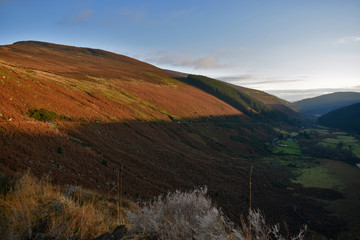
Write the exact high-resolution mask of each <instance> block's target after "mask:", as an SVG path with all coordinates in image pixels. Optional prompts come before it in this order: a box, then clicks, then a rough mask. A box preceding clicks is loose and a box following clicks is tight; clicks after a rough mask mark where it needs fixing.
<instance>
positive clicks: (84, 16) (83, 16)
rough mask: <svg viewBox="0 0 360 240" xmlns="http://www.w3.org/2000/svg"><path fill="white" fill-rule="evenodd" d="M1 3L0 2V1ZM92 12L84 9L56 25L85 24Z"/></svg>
mask: <svg viewBox="0 0 360 240" xmlns="http://www.w3.org/2000/svg"><path fill="white" fill-rule="evenodd" d="M0 1H1V0H0ZM93 15H94V12H93V11H92V10H90V9H85V10H82V11H80V12H78V13H77V14H76V15H75V16H72V17H68V16H65V17H63V19H62V20H61V21H58V22H57V24H60V25H72V24H77V23H86V22H88V21H89V20H91V18H92V17H93Z"/></svg>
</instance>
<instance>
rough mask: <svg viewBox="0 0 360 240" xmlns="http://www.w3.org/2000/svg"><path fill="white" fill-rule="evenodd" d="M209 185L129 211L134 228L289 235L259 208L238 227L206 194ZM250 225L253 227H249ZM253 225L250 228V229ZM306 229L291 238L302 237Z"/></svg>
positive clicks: (176, 233)
mask: <svg viewBox="0 0 360 240" xmlns="http://www.w3.org/2000/svg"><path fill="white" fill-rule="evenodd" d="M206 192H207V188H206V187H205V188H200V189H195V190H193V191H192V192H180V191H176V192H175V193H168V194H167V195H166V196H160V197H157V198H156V199H155V200H154V201H153V202H149V203H147V204H145V205H144V206H143V208H141V209H139V210H137V211H136V212H129V213H128V214H127V216H128V221H129V222H130V223H131V225H132V227H133V229H132V231H133V232H135V233H137V234H140V235H142V236H150V237H156V238H159V239H163V240H165V239H167V240H173V239H197V240H203V239H219V240H220V239H221V240H225V239H229V240H230V239H231V240H232V239H233V240H247V239H254V240H255V239H256V240H260V239H261V240H271V239H279V240H282V239H286V238H284V237H282V236H281V235H280V233H279V225H275V226H269V225H267V224H266V222H265V218H264V215H263V214H262V213H261V212H260V211H259V210H250V211H249V216H248V219H247V221H246V220H244V219H242V222H243V224H242V228H241V229H240V228H238V227H236V226H235V224H234V223H232V222H231V221H229V220H228V219H227V218H226V217H225V216H224V214H223V213H222V212H221V211H220V210H218V209H217V208H216V207H215V206H213V204H212V203H211V200H210V199H209V198H208V197H206ZM250 225H251V228H250ZM250 229H251V230H250ZM304 235H305V229H304V230H301V231H300V232H299V234H298V235H297V236H295V237H293V238H290V239H292V240H300V239H303V238H304Z"/></svg>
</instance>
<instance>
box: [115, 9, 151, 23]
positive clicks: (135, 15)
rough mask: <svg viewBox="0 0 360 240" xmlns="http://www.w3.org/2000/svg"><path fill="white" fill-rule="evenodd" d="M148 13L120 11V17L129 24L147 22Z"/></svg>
mask: <svg viewBox="0 0 360 240" xmlns="http://www.w3.org/2000/svg"><path fill="white" fill-rule="evenodd" d="M146 15H147V14H146V13H145V11H143V10H136V11H134V10H129V9H120V10H119V11H118V17H120V18H121V19H123V20H125V21H126V22H127V23H134V22H142V21H144V20H145V17H146Z"/></svg>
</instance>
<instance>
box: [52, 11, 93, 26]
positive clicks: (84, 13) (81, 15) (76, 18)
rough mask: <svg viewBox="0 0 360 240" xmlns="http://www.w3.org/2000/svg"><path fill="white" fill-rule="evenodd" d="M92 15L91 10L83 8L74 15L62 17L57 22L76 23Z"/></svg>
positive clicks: (83, 21) (63, 23)
mask: <svg viewBox="0 0 360 240" xmlns="http://www.w3.org/2000/svg"><path fill="white" fill-rule="evenodd" d="M93 15H94V12H93V10H91V9H85V10H82V11H80V12H78V13H77V14H76V15H75V16H72V17H68V16H66V17H64V18H63V19H62V20H61V21H58V22H57V23H58V24H61V25H69V24H78V23H86V22H88V21H90V20H91V19H92V17H93Z"/></svg>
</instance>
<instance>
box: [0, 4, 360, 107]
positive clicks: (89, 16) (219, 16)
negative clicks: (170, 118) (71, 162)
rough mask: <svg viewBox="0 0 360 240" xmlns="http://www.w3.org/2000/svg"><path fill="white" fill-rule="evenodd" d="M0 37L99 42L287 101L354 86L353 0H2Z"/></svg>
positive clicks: (357, 52)
mask: <svg viewBox="0 0 360 240" xmlns="http://www.w3.org/2000/svg"><path fill="white" fill-rule="evenodd" d="M0 29H1V33H0V45H7V44H12V43H14V42H17V41H22V40H37V41H45V42H52V43H58V44H65V45H71V46H79V47H91V48H98V49H104V50H108V51H112V52H116V53H119V54H123V55H127V56H130V57H133V58H137V59H139V60H142V61H145V62H148V63H150V64H153V65H155V66H157V67H160V68H166V69H171V70H175V71H180V72H186V73H193V74H202V75H206V76H209V77H214V78H217V79H221V80H223V81H227V82H230V83H233V84H237V85H240V86H244V87H249V88H254V89H258V90H262V91H265V92H268V93H271V94H274V95H276V96H279V97H281V98H284V99H286V100H288V101H296V100H300V99H303V98H307V97H313V96H317V95H321V94H325V93H331V92H335V91H357V92H360V1H359V0H222V1H220V0H179V1H175V0H151V1H150V0H103V1H100V0H98V1H95V0H61V1H51V0H44V1H42V0H32V1H29V0H0Z"/></svg>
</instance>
